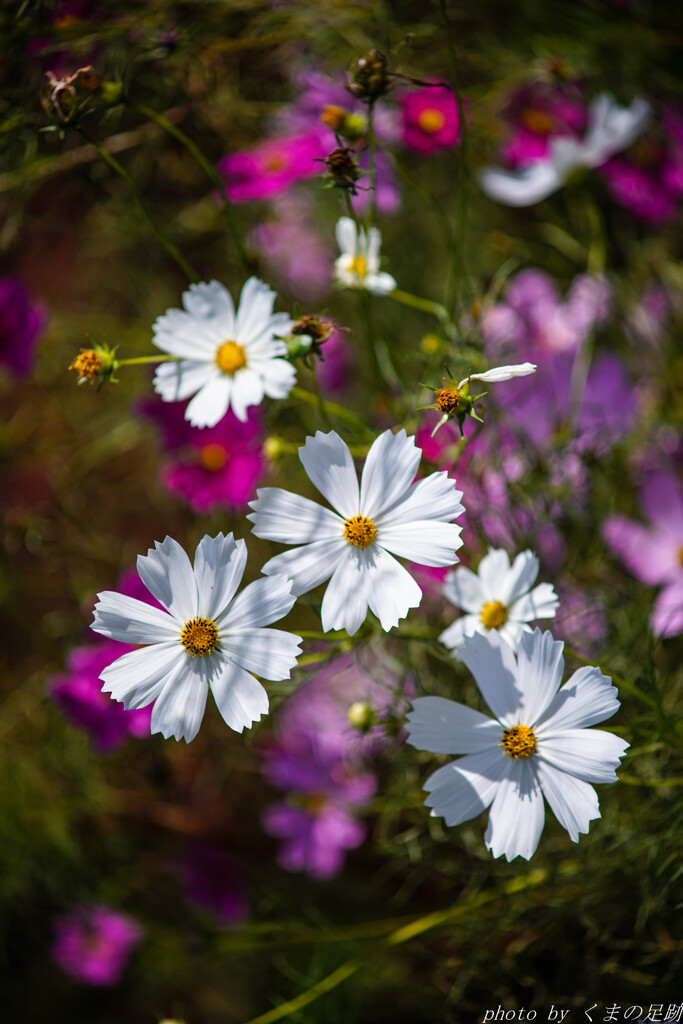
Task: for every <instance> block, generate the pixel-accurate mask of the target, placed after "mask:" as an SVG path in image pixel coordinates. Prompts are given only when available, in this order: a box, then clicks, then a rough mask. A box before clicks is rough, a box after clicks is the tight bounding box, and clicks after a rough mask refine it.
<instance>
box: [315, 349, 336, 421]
mask: <svg viewBox="0 0 683 1024" xmlns="http://www.w3.org/2000/svg"><path fill="white" fill-rule="evenodd" d="M311 358H312V362H311V366H310V371H311V388H312V390H313V394H314V395H315V397H316V401H317V403H318V412H319V413H320V419H321V420H322V421H323V424H324V425H325V426H326V427H327V429H328V430H332V424H331V423H330V418H329V416H328V415H327V410H326V409H325V402H324V401H323V397H322V395H321V394H320V386H319V384H318V376H317V374H316V372H315V356H312V357H311Z"/></svg>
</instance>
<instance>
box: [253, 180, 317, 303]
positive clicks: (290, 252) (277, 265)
mask: <svg viewBox="0 0 683 1024" xmlns="http://www.w3.org/2000/svg"><path fill="white" fill-rule="evenodd" d="M250 242H251V243H252V244H253V245H254V247H255V248H256V250H257V251H258V252H259V254H260V255H261V256H262V257H263V260H264V262H265V265H266V267H267V269H268V272H269V273H270V274H271V275H272V276H273V277H274V278H276V279H277V280H278V281H279V282H280V283H282V284H284V285H285V287H286V288H287V289H288V290H289V291H290V292H291V293H292V295H294V296H295V298H297V299H301V300H303V301H304V302H315V301H317V300H318V299H321V298H322V297H323V296H324V295H327V294H328V293H329V291H330V286H331V282H332V265H333V262H334V259H333V251H332V249H331V248H330V246H328V245H326V244H325V242H324V241H323V239H322V237H321V235H320V233H319V232H318V231H317V230H316V228H315V225H314V223H313V216H312V209H311V203H310V201H309V200H308V198H307V197H306V196H303V195H289V196H284V197H283V198H282V199H281V200H280V202H279V203H277V205H276V206H275V207H274V210H273V214H272V216H271V217H269V219H268V220H264V221H262V223H260V224H259V225H258V226H257V227H256V228H255V229H254V230H253V231H252V233H251V235H250Z"/></svg>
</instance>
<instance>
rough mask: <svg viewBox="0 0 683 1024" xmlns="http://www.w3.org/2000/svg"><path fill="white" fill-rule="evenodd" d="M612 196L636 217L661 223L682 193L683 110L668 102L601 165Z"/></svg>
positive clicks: (673, 212) (669, 216)
mask: <svg viewBox="0 0 683 1024" xmlns="http://www.w3.org/2000/svg"><path fill="white" fill-rule="evenodd" d="M600 173H601V174H602V175H603V177H604V178H605V180H606V181H607V185H608V188H609V191H610V194H611V196H612V198H613V199H614V200H615V201H616V202H617V203H619V205H620V206H625V207H626V209H628V210H630V211H631V213H632V214H633V215H634V216H635V217H637V218H638V219H639V220H642V221H646V222H650V223H654V224H664V223H667V222H669V221H671V220H673V219H674V218H675V216H676V213H677V209H678V203H679V200H680V198H681V195H683V111H681V109H680V108H679V107H677V106H674V105H673V104H669V105H668V106H667V107H665V108H664V110H663V111H662V112H661V115H660V117H659V120H658V123H655V124H652V125H651V127H650V128H649V129H647V130H646V131H645V132H644V133H643V134H642V135H641V136H640V137H639V138H638V139H637V140H636V141H635V142H634V143H633V145H631V146H630V147H629V148H628V149H626V150H625V151H624V152H623V153H618V154H617V155H616V156H614V157H612V159H611V160H608V161H607V163H605V164H603V166H602V167H601V168H600Z"/></svg>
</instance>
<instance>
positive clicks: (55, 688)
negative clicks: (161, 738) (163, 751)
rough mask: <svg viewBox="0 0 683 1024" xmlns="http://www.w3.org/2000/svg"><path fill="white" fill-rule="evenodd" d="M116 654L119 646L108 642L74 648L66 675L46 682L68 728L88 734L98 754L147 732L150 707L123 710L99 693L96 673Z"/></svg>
mask: <svg viewBox="0 0 683 1024" xmlns="http://www.w3.org/2000/svg"><path fill="white" fill-rule="evenodd" d="M124 646H125V647H126V649H127V650H130V651H133V650H135V648H134V647H130V646H128V645H124ZM124 653H125V651H124ZM120 654H121V645H120V644H117V643H115V642H114V641H112V640H103V641H102V642H100V643H98V644H96V645H91V646H90V647H77V648H75V649H74V650H72V651H71V653H70V654H69V657H68V660H67V672H68V674H67V675H63V676H54V677H53V678H52V680H50V683H49V693H50V697H51V698H52V700H54V702H55V704H57V705H58V706H59V707H60V708H61V710H62V711H63V712H64V715H65V716H66V718H67V719H68V721H69V722H70V723H71V725H73V726H75V727H76V728H77V729H83V730H84V731H85V732H87V733H88V734H89V736H90V739H91V741H92V743H93V746H94V747H95V749H96V750H97V751H99V753H100V754H105V753H107V752H108V751H110V750H114V749H115V748H116V747H120V746H121V745H122V744H123V743H125V742H126V740H127V739H128V738H129V737H130V736H135V737H137V738H142V737H144V736H149V733H150V723H151V718H152V709H151V707H149V708H140V710H137V711H126V709H125V708H124V706H123V704H121V703H119V701H117V700H114V699H113V698H112V697H110V696H109V695H108V694H106V693H102V683H101V681H100V678H99V676H100V672H102V671H103V670H104V669H105V668H106V667H107V666H108V665H110V664H111V663H112V661H113V660H114V659H116V658H117V657H118V656H119V655H120Z"/></svg>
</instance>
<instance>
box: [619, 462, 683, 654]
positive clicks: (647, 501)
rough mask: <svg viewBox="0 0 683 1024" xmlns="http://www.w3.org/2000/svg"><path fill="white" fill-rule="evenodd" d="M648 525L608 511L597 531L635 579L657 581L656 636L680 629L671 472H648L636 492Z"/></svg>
mask: <svg viewBox="0 0 683 1024" xmlns="http://www.w3.org/2000/svg"><path fill="white" fill-rule="evenodd" d="M640 504H641V508H642V510H643V514H644V516H645V518H646V519H647V520H648V525H647V526H644V525H642V524H641V523H637V522H635V521H634V520H632V519H628V518H627V517H626V516H621V515H611V516H609V517H608V519H607V521H606V522H605V525H604V527H603V536H604V538H605V540H606V541H607V543H608V544H609V546H610V547H611V549H612V551H613V552H614V553H615V554H616V555H617V556H618V557H619V558H620V559H621V560H622V562H623V563H624V565H625V566H626V568H627V569H628V570H629V571H630V572H631V573H633V575H634V576H635V577H636V579H639V580H640V581H641V583H645V584H647V585H648V586H663V589H662V590H661V591H660V593H659V596H658V597H657V600H656V601H655V605H654V608H653V610H652V618H651V623H652V632H653V633H654V634H655V635H656V636H664V637H669V636H677V635H678V634H679V633H683V487H681V484H680V481H679V480H678V479H677V477H676V476H675V475H674V474H673V472H671V471H659V472H656V473H653V474H652V475H651V476H650V477H649V478H648V479H646V480H645V482H644V484H643V486H642V488H641V491H640Z"/></svg>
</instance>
